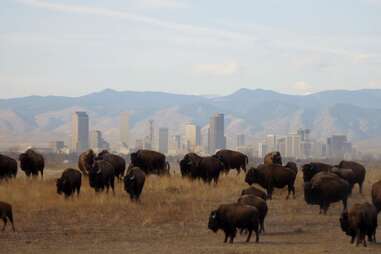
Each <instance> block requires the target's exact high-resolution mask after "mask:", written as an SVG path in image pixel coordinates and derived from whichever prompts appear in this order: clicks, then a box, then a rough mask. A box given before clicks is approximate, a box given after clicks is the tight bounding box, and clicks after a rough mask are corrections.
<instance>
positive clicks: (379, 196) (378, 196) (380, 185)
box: [372, 180, 381, 213]
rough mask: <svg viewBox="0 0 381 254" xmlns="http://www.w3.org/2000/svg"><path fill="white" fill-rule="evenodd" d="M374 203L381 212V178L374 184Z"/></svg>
mask: <svg viewBox="0 0 381 254" xmlns="http://www.w3.org/2000/svg"><path fill="white" fill-rule="evenodd" d="M372 203H373V205H374V206H375V207H376V209H377V213H379V212H380V211H381V180H380V181H378V182H376V183H374V184H373V185H372Z"/></svg>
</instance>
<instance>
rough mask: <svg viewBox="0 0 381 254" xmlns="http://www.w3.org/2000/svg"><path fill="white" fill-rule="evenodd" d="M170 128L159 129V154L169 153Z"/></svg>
mask: <svg viewBox="0 0 381 254" xmlns="http://www.w3.org/2000/svg"><path fill="white" fill-rule="evenodd" d="M168 141H169V140H168V128H159V152H161V153H164V154H167V153H168Z"/></svg>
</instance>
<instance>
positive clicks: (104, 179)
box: [89, 160, 115, 194]
mask: <svg viewBox="0 0 381 254" xmlns="http://www.w3.org/2000/svg"><path fill="white" fill-rule="evenodd" d="M114 182H115V173H114V167H113V166H112V165H111V163H109V162H107V161H104V160H97V161H95V162H94V164H93V166H92V167H91V169H90V171H89V184H90V187H91V188H94V189H95V191H96V192H100V191H103V190H104V188H106V190H107V192H108V191H109V188H110V187H111V189H112V192H113V193H114V194H115V190H114Z"/></svg>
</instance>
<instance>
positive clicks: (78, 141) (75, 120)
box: [72, 112, 89, 153]
mask: <svg viewBox="0 0 381 254" xmlns="http://www.w3.org/2000/svg"><path fill="white" fill-rule="evenodd" d="M87 149H89V116H88V115H87V113H86V112H74V113H73V116H72V150H73V151H74V152H76V153H81V152H83V151H86V150H87Z"/></svg>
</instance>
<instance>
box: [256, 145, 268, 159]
mask: <svg viewBox="0 0 381 254" xmlns="http://www.w3.org/2000/svg"><path fill="white" fill-rule="evenodd" d="M268 152H269V150H268V148H267V144H264V143H259V144H258V157H259V158H264V157H265V156H266V154H267V153H268Z"/></svg>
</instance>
